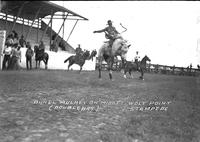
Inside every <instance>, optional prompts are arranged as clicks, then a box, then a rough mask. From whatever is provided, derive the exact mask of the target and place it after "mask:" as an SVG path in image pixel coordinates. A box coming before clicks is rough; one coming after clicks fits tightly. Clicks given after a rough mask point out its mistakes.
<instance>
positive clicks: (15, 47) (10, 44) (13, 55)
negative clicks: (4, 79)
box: [2, 31, 21, 70]
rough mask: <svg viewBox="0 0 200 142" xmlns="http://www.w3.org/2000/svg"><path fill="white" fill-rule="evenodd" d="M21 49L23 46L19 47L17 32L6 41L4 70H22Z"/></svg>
mask: <svg viewBox="0 0 200 142" xmlns="http://www.w3.org/2000/svg"><path fill="white" fill-rule="evenodd" d="M20 48H21V46H19V40H18V34H17V33H16V32H15V31H12V32H11V34H9V35H8V37H7V39H6V43H5V48H4V50H3V54H4V59H3V66H2V70H8V69H10V70H13V69H19V68H20V65H19V64H20V62H21V50H20Z"/></svg>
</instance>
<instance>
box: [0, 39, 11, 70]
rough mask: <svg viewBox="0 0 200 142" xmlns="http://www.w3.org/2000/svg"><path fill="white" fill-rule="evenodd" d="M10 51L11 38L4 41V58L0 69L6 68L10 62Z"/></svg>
mask: <svg viewBox="0 0 200 142" xmlns="http://www.w3.org/2000/svg"><path fill="white" fill-rule="evenodd" d="M11 52H12V39H8V40H7V41H6V44H5V48H4V50H3V54H4V58H3V66H2V70H7V69H8V66H9V64H10V58H11Z"/></svg>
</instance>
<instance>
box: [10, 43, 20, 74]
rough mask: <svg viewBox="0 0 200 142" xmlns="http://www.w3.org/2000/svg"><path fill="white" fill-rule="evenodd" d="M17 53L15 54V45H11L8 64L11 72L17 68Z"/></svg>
mask: <svg viewBox="0 0 200 142" xmlns="http://www.w3.org/2000/svg"><path fill="white" fill-rule="evenodd" d="M17 56H18V53H17V44H14V45H13V48H12V52H11V59H10V64H9V67H8V68H9V69H11V70H13V69H16V66H17V59H18V57H17Z"/></svg>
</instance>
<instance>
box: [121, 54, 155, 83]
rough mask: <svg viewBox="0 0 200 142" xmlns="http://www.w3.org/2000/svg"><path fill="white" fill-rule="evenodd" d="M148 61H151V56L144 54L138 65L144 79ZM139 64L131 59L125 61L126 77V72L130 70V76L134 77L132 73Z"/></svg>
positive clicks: (141, 77)
mask: <svg viewBox="0 0 200 142" xmlns="http://www.w3.org/2000/svg"><path fill="white" fill-rule="evenodd" d="M146 61H149V62H151V60H150V59H149V57H147V56H146V55H145V56H144V58H142V60H141V62H139V63H138V67H139V71H140V73H141V76H140V79H142V80H144V78H143V76H144V71H145V70H146ZM137 70H138V69H137V64H136V63H135V62H134V63H133V62H131V61H126V63H125V67H124V78H126V73H127V72H129V74H130V76H131V77H133V76H132V75H131V72H132V71H137Z"/></svg>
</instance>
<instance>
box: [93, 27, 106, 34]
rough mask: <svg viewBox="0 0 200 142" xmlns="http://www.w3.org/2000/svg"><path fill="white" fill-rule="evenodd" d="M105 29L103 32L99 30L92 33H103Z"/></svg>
mask: <svg viewBox="0 0 200 142" xmlns="http://www.w3.org/2000/svg"><path fill="white" fill-rule="evenodd" d="M106 30H107V29H106V28H105V29H103V30H99V31H94V32H93V33H102V32H105V31H106Z"/></svg>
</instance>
